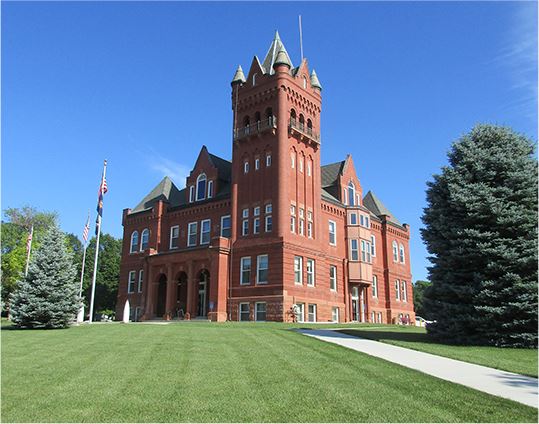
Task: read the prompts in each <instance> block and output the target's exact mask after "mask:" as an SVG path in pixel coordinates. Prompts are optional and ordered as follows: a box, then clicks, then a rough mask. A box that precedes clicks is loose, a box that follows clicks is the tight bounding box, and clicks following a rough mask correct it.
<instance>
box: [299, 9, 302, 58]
mask: <svg viewBox="0 0 539 424" xmlns="http://www.w3.org/2000/svg"><path fill="white" fill-rule="evenodd" d="M299 50H300V52H301V61H302V62H303V32H302V31H301V15H299Z"/></svg>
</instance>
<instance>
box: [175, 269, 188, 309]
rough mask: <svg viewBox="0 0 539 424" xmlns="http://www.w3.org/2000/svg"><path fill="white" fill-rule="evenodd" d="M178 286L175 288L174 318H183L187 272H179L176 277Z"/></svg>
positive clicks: (185, 305)
mask: <svg viewBox="0 0 539 424" xmlns="http://www.w3.org/2000/svg"><path fill="white" fill-rule="evenodd" d="M176 281H177V282H178V283H177V284H178V287H177V289H176V305H175V306H176V310H175V311H174V317H175V318H183V317H184V316H185V313H186V312H187V274H186V273H185V272H180V273H179V274H178V276H177V277H176Z"/></svg>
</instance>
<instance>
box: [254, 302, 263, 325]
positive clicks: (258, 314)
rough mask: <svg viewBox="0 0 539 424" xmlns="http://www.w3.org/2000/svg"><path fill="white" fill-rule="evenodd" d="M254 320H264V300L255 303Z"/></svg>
mask: <svg viewBox="0 0 539 424" xmlns="http://www.w3.org/2000/svg"><path fill="white" fill-rule="evenodd" d="M255 321H266V302H256V303H255Z"/></svg>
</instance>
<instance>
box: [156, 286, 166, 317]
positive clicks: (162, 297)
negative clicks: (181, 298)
mask: <svg viewBox="0 0 539 424" xmlns="http://www.w3.org/2000/svg"><path fill="white" fill-rule="evenodd" d="M166 301H167V282H166V281H160V282H159V288H158V289H157V309H156V311H155V314H156V315H157V317H158V318H161V317H163V316H164V315H165V307H166Z"/></svg>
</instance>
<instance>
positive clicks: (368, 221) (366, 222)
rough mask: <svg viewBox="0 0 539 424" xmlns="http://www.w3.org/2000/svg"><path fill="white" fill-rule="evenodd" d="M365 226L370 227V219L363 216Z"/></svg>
mask: <svg viewBox="0 0 539 424" xmlns="http://www.w3.org/2000/svg"><path fill="white" fill-rule="evenodd" d="M365 227H367V228H371V221H370V219H369V217H368V216H366V217H365Z"/></svg>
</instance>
